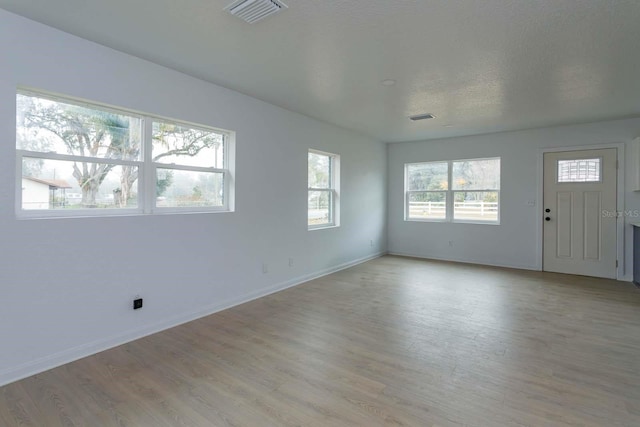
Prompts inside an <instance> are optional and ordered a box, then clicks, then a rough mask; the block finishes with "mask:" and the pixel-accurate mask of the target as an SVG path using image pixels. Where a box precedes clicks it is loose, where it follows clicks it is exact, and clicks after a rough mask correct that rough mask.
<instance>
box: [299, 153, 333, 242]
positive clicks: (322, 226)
mask: <svg viewBox="0 0 640 427" xmlns="http://www.w3.org/2000/svg"><path fill="white" fill-rule="evenodd" d="M309 153H313V154H317V155H320V156H326V157H328V158H329V186H328V188H315V187H309V185H308V182H307V227H308V230H322V229H325V228H335V227H339V226H340V155H339V154H334V153H328V152H326V151H319V150H314V149H312V148H310V149H309V151H308V152H307V175H308V173H309V162H308V158H309ZM311 191H319V192H327V193H330V194H331V197H330V201H331V202H330V204H329V217H330V221H329V222H328V223H324V224H314V225H309V202H308V200H309V197H308V195H309V192H311Z"/></svg>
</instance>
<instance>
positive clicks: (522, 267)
mask: <svg viewBox="0 0 640 427" xmlns="http://www.w3.org/2000/svg"><path fill="white" fill-rule="evenodd" d="M388 254H389V255H396V256H404V257H411V258H421V259H432V260H435V261H451V262H459V263H462V264H477V265H487V266H490V267H502V268H515V269H518V270H531V271H541V270H540V268H538V267H537V266H535V265H533V266H532V265H518V264H501V263H497V262H486V261H479V260H474V259H461V258H444V257H437V256H430V255H417V254H412V253H409V252H396V251H389V252H388Z"/></svg>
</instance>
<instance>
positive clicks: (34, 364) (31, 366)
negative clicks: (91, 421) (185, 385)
mask: <svg viewBox="0 0 640 427" xmlns="http://www.w3.org/2000/svg"><path fill="white" fill-rule="evenodd" d="M385 254H386V252H378V253H375V254H372V255H368V256H366V257H362V258H358V259H355V260H352V261H348V262H345V263H343V264H339V265H336V266H333V267H329V268H325V269H323V270H320V271H316V272H314V273H310V274H305V275H303V276H299V277H296V278H293V279H291V280H287V281H286V282H282V283H278V284H276V285H273V286H269V287H267V288H264V289H260V290H258V291H255V292H250V293H248V294H245V295H242V296H239V297H236V298H230V299H228V300H226V301H223V302H221V303H218V304H213V305H210V306H207V307H204V308H200V309H198V310H195V311H193V312H190V313H186V314H182V315H179V316H174V317H172V318H170V319H167V320H165V321H162V322H158V323H154V324H151V325H147V326H144V327H141V328H138V329H134V330H133V331H128V332H126V333H123V334H118V335H114V336H111V337H109V338H105V339H99V340H96V341H92V342H89V343H86V344H82V345H79V346H77V347H73V348H70V349H68V350H64V351H61V352H58V353H54V354H51V355H49V356H45V357H42V358H39V359H36V360H32V361H29V362H26V363H23V364H21V365H18V366H14V367H11V368H9V369H5V370H3V371H0V386H3V385H7V384H9V383H12V382H14V381H18V380H21V379H23V378H27V377H30V376H32V375H35V374H38V373H41V372H44V371H47V370H49V369H53V368H56V367H58V366H61V365H65V364H67V363H69V362H73V361H74V360H78V359H82V358H84V357H87V356H91V355H93V354H96V353H99V352H101V351H104V350H108V349H110V348H113V347H117V346H119V345H122V344H126V343H128V342H131V341H134V340H137V339H140V338H143V337H146V336H148V335H152V334H155V333H157V332H160V331H164V330H166V329H169V328H173V327H175V326H178V325H181V324H183V323H187V322H191V321H193V320H196V319H199V318H201V317H205V316H209V315H211V314H214V313H217V312H219V311H222V310H226V309H228V308H231V307H234V306H236V305H240V304H244V303H247V302H249V301H252V300H255V299H258V298H262V297H265V296H267V295H270V294H273V293H276V292H280V291H283V290H285V289H288V288H292V287H294V286H298V285H300V284H302V283H305V282H308V281H310V280H313V279H317V278H320V277H322V276H326V275H328V274H332V273H335V272H338V271H340V270H344V269H347V268H350V267H353V266H355V265H358V264H361V263H363V262H367V261H370V260H372V259H375V258H379V257H381V256H383V255H385Z"/></svg>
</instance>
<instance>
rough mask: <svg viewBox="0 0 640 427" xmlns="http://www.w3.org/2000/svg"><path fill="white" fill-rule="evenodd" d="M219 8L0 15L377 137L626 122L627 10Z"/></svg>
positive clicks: (510, 3) (417, 3) (634, 75)
mask: <svg viewBox="0 0 640 427" xmlns="http://www.w3.org/2000/svg"><path fill="white" fill-rule="evenodd" d="M228 3H231V0H109V1H104V0H0V7H2V8H4V9H6V10H9V11H12V12H15V13H18V14H20V15H23V16H26V17H28V18H31V19H34V20H37V21H40V22H43V23H45V24H48V25H51V26H53V27H56V28H59V29H62V30H64V31H67V32H69V33H72V34H75V35H78V36H80V37H84V38H86V39H89V40H93V41H96V42H98V43H101V44H104V45H106V46H110V47H113V48H115V49H118V50H121V51H124V52H128V53H131V54H133V55H136V56H139V57H141V58H145V59H148V60H151V61H153V62H156V63H158V64H162V65H166V66H168V67H171V68H174V69H176V70H180V71H183V72H185V73H188V74H191V75H193V76H196V77H199V78H202V79H204V80H208V81H211V82H213V83H217V84H220V85H222V86H226V87H229V88H232V89H236V90H238V91H240V92H243V93H246V94H248V95H252V96H254V97H256V98H260V99H262V100H265V101H268V102H271V103H273V104H276V105H279V106H282V107H284V108H287V109H290V110H294V111H298V112H301V113H303V114H306V115H309V116H312V117H315V118H318V119H321V120H325V121H327V122H330V123H334V124H337V125H340V126H343V127H346V128H351V129H354V130H357V131H360V132H363V133H367V134H369V135H373V136H375V137H376V138H378V139H380V140H383V141H389V142H394V141H407V140H420V139H429V138H438V137H446V136H456V135H469V134H478V133H487V132H495V131H502V130H513V129H525V128H532V127H540V126H549V125H555V124H565V123H575V122H583V121H594V120H600V119H609V118H618V117H629V116H637V115H640V0H334V1H322V0H288V1H287V0H285V3H287V4H288V6H289V9H286V10H285V11H283V12H281V13H279V14H277V15H274V16H271V17H269V18H267V19H265V20H264V21H261V22H259V23H257V24H254V25H249V24H246V23H244V22H242V21H240V20H238V19H237V18H234V17H233V16H230V15H229V14H227V13H226V12H224V11H223V8H224V7H225V6H226V5H227V4H228ZM384 79H394V80H397V84H396V85H395V86H383V85H381V84H380V82H381V81H382V80H384ZM425 112H426V113H433V114H435V115H436V116H437V118H436V119H434V120H429V121H425V122H411V121H409V120H408V119H407V117H408V116H410V115H414V114H418V113H425Z"/></svg>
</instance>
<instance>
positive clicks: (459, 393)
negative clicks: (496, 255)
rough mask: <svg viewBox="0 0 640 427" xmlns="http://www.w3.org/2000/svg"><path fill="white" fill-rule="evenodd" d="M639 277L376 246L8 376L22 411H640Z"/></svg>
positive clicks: (191, 419) (435, 421)
mask: <svg viewBox="0 0 640 427" xmlns="http://www.w3.org/2000/svg"><path fill="white" fill-rule="evenodd" d="M638 313H640V291H638V290H637V289H636V288H635V287H633V285H631V284H627V283H621V282H616V281H612V280H603V279H594V278H587V277H577V276H568V275H562V274H550V273H541V272H528V271H518V270H510V269H502V268H493V267H485V266H474V265H466V264H456V263H450V262H438V261H427V260H418V259H411V258H402V257H394V256H386V257H382V258H379V259H376V260H373V261H370V262H367V263H364V264H361V265H358V266H356V267H353V268H350V269H347V270H343V271H340V272H338V273H335V274H332V275H329V276H325V277H322V278H319V279H316V280H313V281H310V282H308V283H305V284H303V285H300V286H298V287H295V288H291V289H288V290H286V291H283V292H279V293H277V294H273V295H270V296H268V297H265V298H261V299H259V300H255V301H251V302H249V303H247V304H243V305H241V306H238V307H234V308H232V309H229V310H226V311H224V312H220V313H217V314H215V315H212V316H208V317H206V318H202V319H199V320H196V321H194V322H190V323H188V324H185V325H181V326H178V327H176V328H172V329H170V330H167V331H164V332H161V333H158V334H155V335H152V336H149V337H145V338H143V339H140V340H137V341H135V342H132V343H128V344H125V345H123V346H120V347H117V348H114V349H111V350H107V351H105V352H102V353H100V354H97V355H94V356H91V357H88V358H85V359H82V360H78V361H76V362H73V363H71V364H68V365H65V366H62V367H59V368H56V369H53V370H51V371H48V372H45V373H42V374H39V375H36V376H33V377H30V378H27V379H25V380H22V381H18V382H16V383H13V384H9V385H7V386H4V387H1V388H0V425H2V426H3V427H4V426H7V427H13V426H38V427H40V426H45V427H49V426H52V427H53V426H92V427H94V426H119V427H129V426H131V427H134V426H135V427H137V426H154V427H155V426H160V427H161V426H189V427H192V426H193V427H199V426H224V427H229V426H259V427H263V426H274V427H275V426H291V427H294V426H318V427H327V426H351V425H358V426H359V425H362V426H374V427H375V426H433V427H436V426H437V427H444V426H482V427H486V426H520V427H522V426H536V427H537V426H606V427H631V426H634V427H637V426H639V425H640V403H639V402H640V357H639V355H640V334H638V331H639V330H640V315H638Z"/></svg>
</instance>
